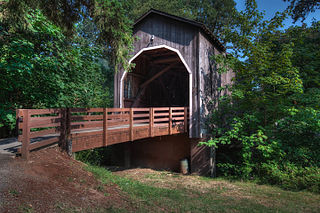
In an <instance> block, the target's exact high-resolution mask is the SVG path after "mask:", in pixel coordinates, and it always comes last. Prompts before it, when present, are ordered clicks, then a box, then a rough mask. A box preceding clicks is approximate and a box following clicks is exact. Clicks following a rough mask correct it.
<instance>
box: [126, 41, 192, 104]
mask: <svg viewBox="0 0 320 213" xmlns="http://www.w3.org/2000/svg"><path fill="white" fill-rule="evenodd" d="M130 63H134V64H135V67H134V68H133V70H132V71H131V72H125V73H124V74H123V76H122V78H121V86H120V89H121V91H120V106H121V107H161V106H166V107H168V106H188V107H189V108H191V106H192V103H191V100H192V99H191V82H192V74H191V71H190V69H189V67H188V65H187V64H186V63H185V61H184V59H183V57H182V56H181V54H180V52H179V51H178V50H176V49H174V48H171V47H168V46H165V45H161V46H156V47H149V48H144V49H142V50H141V51H139V52H138V53H137V54H136V55H135V56H134V57H133V58H132V59H131V60H130Z"/></svg>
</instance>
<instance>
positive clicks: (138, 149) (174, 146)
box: [106, 134, 209, 175]
mask: <svg viewBox="0 0 320 213" xmlns="http://www.w3.org/2000/svg"><path fill="white" fill-rule="evenodd" d="M198 141H199V140H195V139H190V138H189V137H188V136H187V134H178V135H167V136H161V137H154V138H148V139H142V140H137V141H133V142H127V143H123V144H117V145H113V146H112V152H113V156H112V157H111V156H110V157H111V158H110V161H109V162H106V163H107V165H117V166H121V167H124V166H126V164H127V163H128V162H126V160H127V161H128V156H129V159H130V160H129V161H130V167H132V168H136V167H142V168H152V169H157V170H168V171H174V172H180V160H182V159H184V158H187V159H188V160H189V165H190V164H191V165H190V167H189V168H191V170H190V172H191V173H197V174H201V175H207V174H208V171H209V149H208V148H207V147H204V146H197V144H198ZM110 148H111V147H110ZM124 150H126V151H124ZM126 155H127V158H126Z"/></svg>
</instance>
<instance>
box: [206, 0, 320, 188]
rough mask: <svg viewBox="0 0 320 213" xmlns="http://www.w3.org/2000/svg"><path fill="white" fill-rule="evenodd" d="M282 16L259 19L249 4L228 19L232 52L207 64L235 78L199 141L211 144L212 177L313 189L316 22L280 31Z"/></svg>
mask: <svg viewBox="0 0 320 213" xmlns="http://www.w3.org/2000/svg"><path fill="white" fill-rule="evenodd" d="M285 18H286V14H285V13H278V14H276V16H275V17H274V18H273V19H271V20H267V21H263V14H262V13H260V12H259V11H258V10H257V5H256V2H255V1H253V0H248V1H247V2H246V10H245V11H243V12H239V13H237V14H235V16H234V21H235V22H237V23H238V24H236V25H234V26H235V28H233V29H229V30H228V31H226V33H227V34H226V38H227V39H228V41H229V42H230V43H232V45H233V48H234V49H233V53H232V54H230V55H228V56H227V57H224V56H216V57H214V58H213V60H215V62H216V63H217V64H220V66H219V70H218V71H219V72H225V71H226V70H228V69H230V68H232V70H234V72H235V74H236V77H235V79H234V84H233V85H228V86H227V87H226V88H221V89H227V88H228V89H229V90H231V92H232V93H231V95H226V96H225V97H222V99H221V100H220V104H219V108H218V109H216V110H215V111H214V112H212V120H211V126H212V136H213V137H212V139H211V140H209V141H208V142H206V143H203V144H206V145H208V146H215V147H217V152H218V154H217V159H218V162H219V163H218V164H217V166H218V173H219V172H220V174H226V175H235V176H238V177H241V178H258V179H260V180H261V181H264V182H269V183H276V184H279V185H282V186H283V187H288V188H295V189H301V188H308V189H310V190H314V191H319V184H318V182H319V180H320V176H319V172H320V169H319V167H320V164H319V162H320V159H319V156H320V152H319V151H318V150H319V149H320V137H319V132H320V123H319V122H318V121H319V118H320V111H319V105H320V102H319V97H320V95H319V94H320V93H319V89H318V88H319V86H318V79H319V68H320V67H319V63H318V60H317V58H318V54H319V38H320V37H319V23H314V24H313V26H312V27H310V28H303V27H294V28H290V29H288V30H287V31H285V32H282V31H280V30H278V28H279V26H281V24H282V21H283V20H284V19H285ZM311 97H313V98H311ZM293 177H294V178H293Z"/></svg>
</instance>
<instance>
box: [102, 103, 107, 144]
mask: <svg viewBox="0 0 320 213" xmlns="http://www.w3.org/2000/svg"><path fill="white" fill-rule="evenodd" d="M102 137H103V145H104V146H107V140H108V109H107V108H103V136H102Z"/></svg>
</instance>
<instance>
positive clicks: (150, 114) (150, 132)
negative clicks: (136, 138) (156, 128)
mask: <svg viewBox="0 0 320 213" xmlns="http://www.w3.org/2000/svg"><path fill="white" fill-rule="evenodd" d="M153 120H154V111H153V108H152V107H150V108H149V137H150V138H151V137H153Z"/></svg>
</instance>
